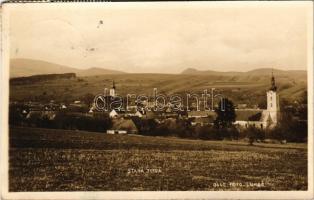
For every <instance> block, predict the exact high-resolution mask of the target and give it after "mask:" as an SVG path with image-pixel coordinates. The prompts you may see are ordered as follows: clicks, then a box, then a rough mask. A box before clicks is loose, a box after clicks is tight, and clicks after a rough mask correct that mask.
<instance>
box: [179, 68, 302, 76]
mask: <svg viewBox="0 0 314 200" xmlns="http://www.w3.org/2000/svg"><path fill="white" fill-rule="evenodd" d="M272 72H273V73H274V74H276V75H277V76H278V75H279V76H282V75H284V76H289V75H291V74H293V75H294V76H298V77H306V73H307V72H306V71H305V70H279V69H272V68H259V69H254V70H250V71H247V72H234V71H230V72H219V71H212V70H197V69H194V68H187V69H185V70H183V71H182V72H181V74H186V75H188V74H189V75H216V76H269V75H270V74H271V73H272Z"/></svg>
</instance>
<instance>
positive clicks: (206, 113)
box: [188, 111, 216, 117]
mask: <svg viewBox="0 0 314 200" xmlns="http://www.w3.org/2000/svg"><path fill="white" fill-rule="evenodd" d="M188 116H189V117H195V116H202V117H207V116H212V117H216V113H215V111H190V112H188Z"/></svg>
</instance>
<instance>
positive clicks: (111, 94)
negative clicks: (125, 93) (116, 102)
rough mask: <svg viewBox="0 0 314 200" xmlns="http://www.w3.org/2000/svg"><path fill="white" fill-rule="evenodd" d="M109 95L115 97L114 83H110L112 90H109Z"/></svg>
mask: <svg viewBox="0 0 314 200" xmlns="http://www.w3.org/2000/svg"><path fill="white" fill-rule="evenodd" d="M109 95H110V96H112V97H114V96H116V86H115V83H114V81H112V88H111V89H110V90H109Z"/></svg>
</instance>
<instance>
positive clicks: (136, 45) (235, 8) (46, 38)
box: [9, 2, 312, 73]
mask: <svg viewBox="0 0 314 200" xmlns="http://www.w3.org/2000/svg"><path fill="white" fill-rule="evenodd" d="M41 5H42V6H31V4H20V5H19V6H12V7H11V8H10V12H9V13H10V58H11V59H12V58H29V59H35V60H43V61H47V62H52V63H57V64H61V65H66V66H69V67H75V68H80V69H86V68H90V67H99V68H106V69H114V70H122V71H125V72H136V73H180V72H181V71H183V70H184V69H186V68H196V69H199V70H216V71H248V70H252V69H256V68H272V67H273V68H278V69H302V70H304V69H306V67H307V45H308V43H307V37H308V35H307V34H308V29H309V28H310V27H309V24H311V23H309V20H308V14H309V10H311V9H309V8H310V6H312V4H311V2H307V3H296V2H294V3H288V2H285V3H282V2H281V3H275V2H261V3H256V2H255V3H248V2H235V3H230V2H228V4H226V3H217V2H216V3H214V2H209V3H200V2H196V3H191V2H185V3H182V2H181V3H150V4H149V3H146V4H144V3H129V4H127V3H107V4H99V5H97V4H96V5H95V4H85V5H84V4H80V5H73V4H72V6H71V4H63V5H62V4H61V5H60V4H56V5H54V6H49V5H48V4H41Z"/></svg>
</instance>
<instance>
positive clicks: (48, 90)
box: [10, 74, 307, 105]
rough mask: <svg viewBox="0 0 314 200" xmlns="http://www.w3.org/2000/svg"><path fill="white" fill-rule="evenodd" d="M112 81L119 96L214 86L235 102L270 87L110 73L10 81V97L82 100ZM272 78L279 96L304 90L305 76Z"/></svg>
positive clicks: (261, 96) (247, 81) (250, 79)
mask: <svg viewBox="0 0 314 200" xmlns="http://www.w3.org/2000/svg"><path fill="white" fill-rule="evenodd" d="M113 80H114V81H115V83H116V92H117V94H118V95H121V96H123V97H125V96H126V95H127V94H136V95H148V96H150V97H153V89H154V88H157V89H158V94H165V95H171V94H179V95H181V97H182V98H184V97H186V94H187V93H193V94H194V93H196V94H200V93H202V92H203V91H204V90H206V89H207V90H208V91H211V89H212V88H215V89H216V90H215V92H216V93H215V94H217V93H220V94H222V95H224V96H226V97H228V98H230V99H232V100H233V101H234V102H235V103H247V104H248V105H251V104H256V103H258V102H259V101H261V100H263V101H264V100H266V91H267V90H268V89H269V87H270V75H265V76H262V75H252V76H217V75H185V74H128V75H127V76H126V75H124V74H114V75H99V76H88V77H79V78H74V79H56V80H46V81H41V82H35V83H28V84H10V100H11V101H29V100H31V101H38V100H43V99H45V100H46V101H50V100H56V101H62V102H67V101H69V102H73V101H74V100H82V97H84V95H86V94H88V93H91V94H92V95H93V96H95V95H97V94H103V92H104V88H111V87H112V81H113ZM276 81H277V84H278V94H279V95H280V98H283V99H293V100H295V99H297V98H299V97H300V96H302V94H303V92H304V91H306V87H307V83H306V77H302V78H298V76H297V77H294V74H290V75H289V76H288V75H281V76H276ZM132 100H133V99H132Z"/></svg>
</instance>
